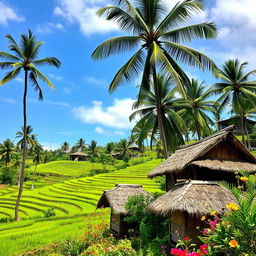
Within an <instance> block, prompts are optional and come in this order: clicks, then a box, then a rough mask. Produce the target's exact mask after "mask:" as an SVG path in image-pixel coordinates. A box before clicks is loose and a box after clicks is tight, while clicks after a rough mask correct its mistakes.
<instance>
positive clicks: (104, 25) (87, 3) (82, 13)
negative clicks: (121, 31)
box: [54, 0, 118, 35]
mask: <svg viewBox="0 0 256 256" xmlns="http://www.w3.org/2000/svg"><path fill="white" fill-rule="evenodd" d="M57 2H58V5H57V6H56V7H55V9H54V14H55V15H58V16H61V17H63V18H64V19H65V20H66V21H67V22H68V23H71V24H75V23H77V24H79V26H80V30H81V32H82V33H83V34H85V35H91V34H94V33H106V32H112V31H115V30H118V26H117V25H116V24H115V23H113V22H110V21H106V20H104V18H99V17H98V16H97V14H96V12H97V11H98V10H99V9H100V8H101V7H104V6H106V5H107V4H108V2H106V1H105V0H76V1H70V0H57Z"/></svg>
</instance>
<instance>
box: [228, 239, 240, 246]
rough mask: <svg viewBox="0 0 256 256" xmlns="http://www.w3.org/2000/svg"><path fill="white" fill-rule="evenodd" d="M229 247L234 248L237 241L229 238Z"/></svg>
mask: <svg viewBox="0 0 256 256" xmlns="http://www.w3.org/2000/svg"><path fill="white" fill-rule="evenodd" d="M228 244H229V246H230V247H232V248H234V247H237V246H238V242H237V241H236V240H230V242H229V243H228Z"/></svg>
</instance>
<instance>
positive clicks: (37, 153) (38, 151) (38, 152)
mask: <svg viewBox="0 0 256 256" xmlns="http://www.w3.org/2000/svg"><path fill="white" fill-rule="evenodd" d="M42 157H43V149H42V146H41V145H39V144H37V145H35V146H34V147H33V151H32V160H33V162H34V164H35V168H34V172H33V179H32V185H31V189H34V182H35V175H36V169H37V165H38V164H39V163H41V162H42Z"/></svg>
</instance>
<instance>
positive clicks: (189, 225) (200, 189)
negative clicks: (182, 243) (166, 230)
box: [148, 180, 237, 243]
mask: <svg viewBox="0 0 256 256" xmlns="http://www.w3.org/2000/svg"><path fill="white" fill-rule="evenodd" d="M229 203H237V201H236V198H235V197H234V195H233V194H232V193H231V192H230V191H229V190H227V189H225V188H224V187H222V186H220V185H219V184H218V183H216V182H209V181H198V180H197V181H192V180H189V181H186V182H185V183H177V184H176V185H175V186H174V187H173V188H172V189H171V190H169V191H168V192H167V193H165V194H164V195H162V196H160V197H158V198H157V199H156V200H155V201H153V202H152V203H150V204H149V206H148V209H149V210H150V211H152V212H154V213H155V214H158V215H162V216H170V219H171V220H170V226H169V227H170V240H171V242H174V243H176V242H177V240H178V239H179V237H182V238H183V237H189V238H191V239H192V240H193V241H197V236H198V235H200V233H199V231H198V230H197V229H196V227H198V226H199V227H200V226H201V227H202V224H203V222H202V221H201V220H200V218H201V217H202V216H207V215H209V213H210V212H211V211H217V213H218V214H220V215H221V214H223V212H224V210H225V208H226V205H227V204H229ZM177 233H178V234H179V237H178V236H177Z"/></svg>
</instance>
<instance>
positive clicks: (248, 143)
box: [244, 119, 252, 150]
mask: <svg viewBox="0 0 256 256" xmlns="http://www.w3.org/2000/svg"><path fill="white" fill-rule="evenodd" d="M244 127H245V133H246V139H247V146H248V149H249V150H252V147H251V142H250V137H249V132H248V125H247V122H246V119H245V122H244Z"/></svg>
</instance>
